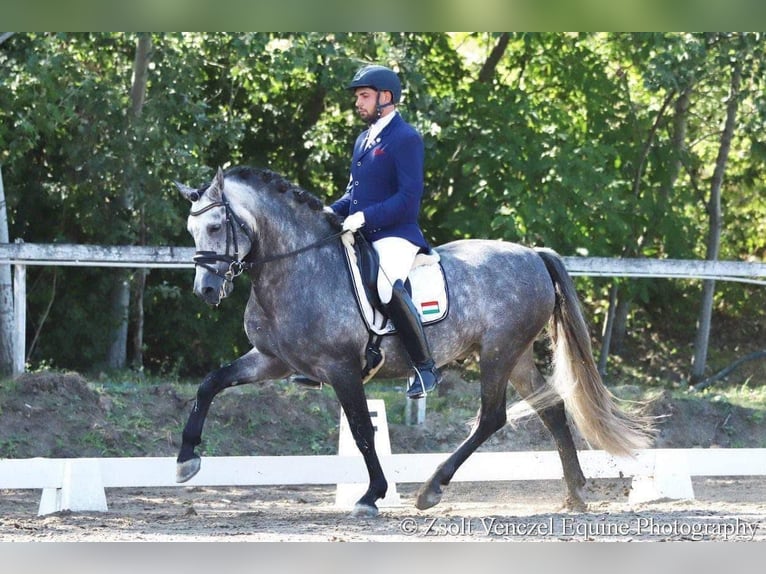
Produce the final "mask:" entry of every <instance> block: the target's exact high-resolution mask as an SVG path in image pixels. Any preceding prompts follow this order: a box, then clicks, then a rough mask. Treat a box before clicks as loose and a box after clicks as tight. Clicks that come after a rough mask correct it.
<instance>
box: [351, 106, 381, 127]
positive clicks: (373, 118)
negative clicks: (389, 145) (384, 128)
mask: <svg viewBox="0 0 766 574" xmlns="http://www.w3.org/2000/svg"><path fill="white" fill-rule="evenodd" d="M356 113H357V114H359V117H360V118H361V119H362V121H363V122H365V123H366V124H369V125H372V124H374V123H375V122H377V121H378V117H379V114H378V110H377V109H375V110H374V111H373V112H372V113H370V112H368V111H367V110H365V109H364V108H357V109H356Z"/></svg>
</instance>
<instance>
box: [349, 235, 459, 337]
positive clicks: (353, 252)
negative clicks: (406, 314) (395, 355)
mask: <svg viewBox="0 0 766 574" xmlns="http://www.w3.org/2000/svg"><path fill="white" fill-rule="evenodd" d="M354 239H355V240H354V244H353V246H350V245H349V244H348V243H346V242H343V245H344V247H345V253H346V262H347V263H348V270H349V274H350V276H351V284H352V286H353V290H354V294H355V296H356V301H357V305H358V307H359V312H360V314H361V315H362V318H363V319H364V321H365V324H366V325H367V330H368V331H370V333H371V334H376V335H380V336H383V335H392V334H394V333H396V328H395V327H394V325H393V323H391V321H389V319H388V316H387V315H386V311H385V308H384V306H383V304H382V303H381V301H380V297H379V296H378V273H379V271H380V264H379V260H378V254H377V252H376V251H375V249H374V248H373V247H372V245H370V244H369V243H368V242H367V240H366V239H365V238H364V236H363V235H362V234H361V233H356V234H355V235H354ZM405 288H406V289H407V291H408V293H409V294H410V297H411V298H412V302H413V303H414V304H415V307H416V308H417V309H418V312H419V314H420V319H421V321H422V323H423V324H424V325H430V324H433V323H437V322H439V321H442V320H443V319H445V318H446V316H447V314H448V312H449V291H448V289H447V281H446V278H445V276H444V270H443V269H442V266H441V261H440V257H439V254H438V253H436V252H435V251H430V252H428V253H419V254H418V255H417V256H416V257H415V261H414V263H413V265H412V269H411V270H410V274H409V277H408V278H407V280H406V281H405Z"/></svg>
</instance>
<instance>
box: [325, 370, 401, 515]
mask: <svg viewBox="0 0 766 574" xmlns="http://www.w3.org/2000/svg"><path fill="white" fill-rule="evenodd" d="M330 384H331V385H332V387H333V389H334V390H335V394H336V395H337V397H338V400H339V401H340V405H341V407H342V408H343V412H344V413H345V414H346V419H347V420H348V425H349V428H350V429H351V435H352V436H353V437H354V442H356V446H357V448H358V449H359V452H361V453H362V457H363V458H364V464H365V466H366V467H367V473H368V474H369V476H370V484H369V486H368V487H367V492H365V493H364V495H363V496H362V497H361V498H360V499H359V500H358V501H357V502H356V504H355V505H354V510H353V511H352V513H351V514H352V516H362V517H365V516H377V514H378V507H377V505H376V504H375V502H377V501H378V500H379V499H381V498H384V497H385V496H386V491H387V490H388V482H387V481H386V477H385V476H384V474H383V468H382V467H381V466H380V460H378V455H377V453H376V452H375V429H374V427H373V425H372V419H371V418H370V411H369V409H368V408H367V398H366V396H365V394H364V388H363V386H362V380H361V378H356V379H355V380H354V381H352V382H350V383H349V382H348V380H344V381H343V382H341V383H336V382H332V381H331V382H330Z"/></svg>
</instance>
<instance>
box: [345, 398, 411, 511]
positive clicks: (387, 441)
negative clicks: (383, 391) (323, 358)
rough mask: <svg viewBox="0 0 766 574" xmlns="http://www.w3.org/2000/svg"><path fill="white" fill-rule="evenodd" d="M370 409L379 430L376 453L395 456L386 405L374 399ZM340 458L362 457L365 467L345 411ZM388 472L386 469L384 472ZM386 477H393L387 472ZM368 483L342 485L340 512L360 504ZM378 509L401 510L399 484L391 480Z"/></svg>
mask: <svg viewBox="0 0 766 574" xmlns="http://www.w3.org/2000/svg"><path fill="white" fill-rule="evenodd" d="M367 409H368V410H369V411H370V418H371V419H372V426H373V427H374V428H375V451H376V452H377V453H378V456H379V457H381V458H382V457H383V456H384V455H389V454H391V437H390V436H389V434H388V419H387V418H386V404H385V402H384V401H382V400H380V399H371V400H368V401H367ZM338 454H339V455H340V456H353V455H356V456H358V457H359V460H360V464H362V466H364V462H363V461H362V454H361V453H360V452H359V449H358V448H357V447H356V443H355V442H354V437H353V436H352V435H351V428H350V427H349V425H348V419H346V415H345V413H344V412H343V410H342V409H341V413H340V431H339V436H338ZM383 471H384V472H386V468H385V467H384V468H383ZM386 477H387V478H388V477H389V473H388V472H386ZM367 486H368V483H367V482H364V483H348V484H338V487H337V489H336V491H335V506H337V507H338V508H353V507H354V505H355V504H356V501H357V500H359V499H360V498H361V497H362V495H363V494H364V493H365V492H366V491H367ZM376 504H377V505H378V507H392V506H400V505H401V499H400V498H399V493H398V492H397V491H396V484H395V483H394V482H392V481H391V480H390V478H388V491H386V496H385V498H383V499H381V500H379V501H378V502H377V503H376Z"/></svg>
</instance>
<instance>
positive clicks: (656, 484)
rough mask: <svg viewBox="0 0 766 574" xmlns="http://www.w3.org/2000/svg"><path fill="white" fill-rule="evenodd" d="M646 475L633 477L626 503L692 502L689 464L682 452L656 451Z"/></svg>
mask: <svg viewBox="0 0 766 574" xmlns="http://www.w3.org/2000/svg"><path fill="white" fill-rule="evenodd" d="M653 459H654V464H653V465H652V464H650V468H649V469H648V473H647V474H636V475H634V476H633V480H632V484H631V488H630V495H629V496H628V502H630V503H640V502H651V501H654V500H662V499H670V500H694V487H693V486H692V479H691V475H690V474H689V463H688V461H687V459H686V455H685V454H684V453H683V452H680V451H679V452H666V451H662V450H658V451H657V452H656V453H654V456H653Z"/></svg>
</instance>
